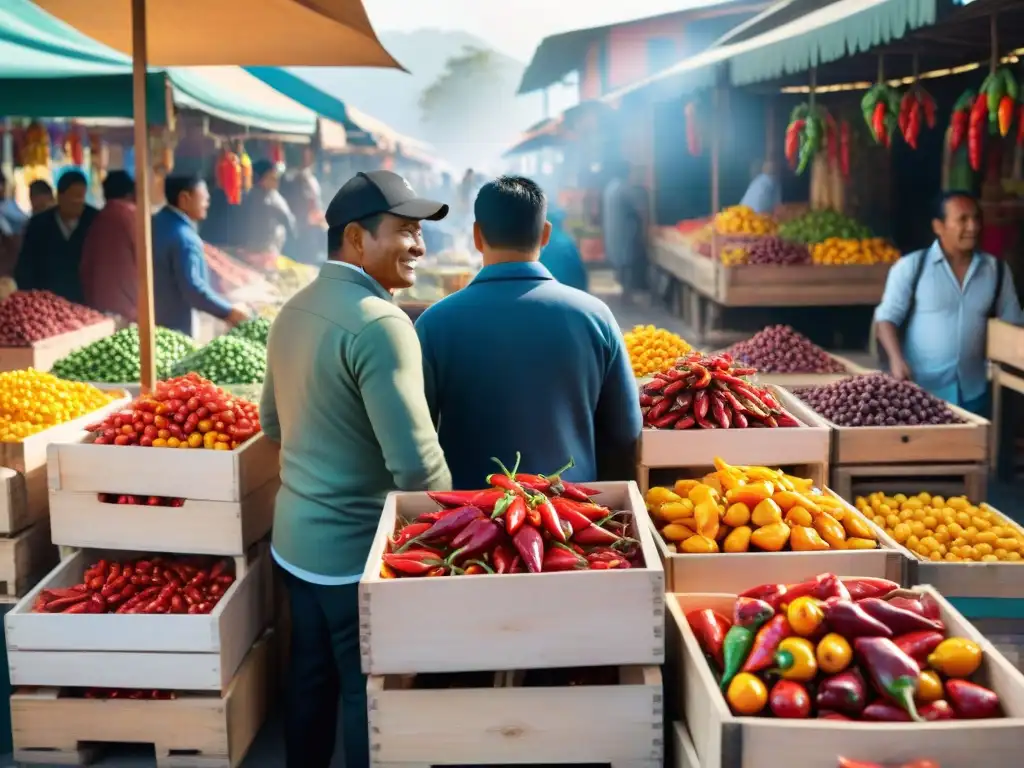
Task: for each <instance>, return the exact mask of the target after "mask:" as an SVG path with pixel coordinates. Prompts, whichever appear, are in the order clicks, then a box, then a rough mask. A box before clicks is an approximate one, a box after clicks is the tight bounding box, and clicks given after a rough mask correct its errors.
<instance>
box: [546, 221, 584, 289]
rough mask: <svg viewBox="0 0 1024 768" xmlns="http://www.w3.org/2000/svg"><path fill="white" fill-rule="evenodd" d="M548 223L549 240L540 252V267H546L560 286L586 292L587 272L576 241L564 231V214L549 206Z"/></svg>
mask: <svg viewBox="0 0 1024 768" xmlns="http://www.w3.org/2000/svg"><path fill="white" fill-rule="evenodd" d="M548 221H550V222H551V238H550V239H549V240H548V244H547V245H545V246H544V249H543V250H542V251H541V252H540V263H541V265H543V266H545V267H547V269H548V271H549V272H550V273H551V276H552V277H554V278H555V280H557V281H558V282H560V283H561V284H562V285H568V286H569V287H570V288H576V289H578V290H580V291H585V290H587V282H588V280H587V270H586V267H584V266H583V258H582V257H581V256H580V249H579V248H577V247H576V241H575V240H573V238H572V235H570V234H569V233H568V232H566V231H565V226H564V225H565V212H564V211H562V210H561V209H560V208H556V207H555V206H551V208H549V209H548Z"/></svg>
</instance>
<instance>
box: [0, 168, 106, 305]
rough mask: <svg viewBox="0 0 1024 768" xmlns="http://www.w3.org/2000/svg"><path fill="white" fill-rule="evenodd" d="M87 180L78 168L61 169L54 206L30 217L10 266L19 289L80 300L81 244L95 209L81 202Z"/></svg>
mask: <svg viewBox="0 0 1024 768" xmlns="http://www.w3.org/2000/svg"><path fill="white" fill-rule="evenodd" d="M87 186H88V184H87V182H86V180H85V175H84V174H83V173H82V172H81V171H76V170H70V171H65V173H64V175H63V176H61V177H60V180H59V181H58V182H57V206H56V207H55V208H50V209H49V210H47V211H43V212H42V213H38V214H36V215H35V216H33V217H32V219H31V220H30V221H29V223H28V227H26V229H25V239H24V241H23V242H22V244H21V253H20V254H19V255H18V266H17V267H15V269H14V281H15V282H16V283H17V284H18V288H19V289H20V290H23V291H27V290H32V289H38V290H47V291H53V292H54V293H56V294H57V295H58V296H63V297H64V298H65V299H68V300H69V301H74V302H77V303H79V304H81V303H83V301H84V298H83V295H82V280H81V278H80V277H79V267H80V265H81V263H82V245H83V243H84V242H85V235H86V233H87V232H88V231H89V227H90V226H91V225H92V222H93V220H94V219H95V218H96V214H97V213H98V211H97V210H96V209H95V208H93V207H92V206H91V205H86V204H85V193H86V188H87Z"/></svg>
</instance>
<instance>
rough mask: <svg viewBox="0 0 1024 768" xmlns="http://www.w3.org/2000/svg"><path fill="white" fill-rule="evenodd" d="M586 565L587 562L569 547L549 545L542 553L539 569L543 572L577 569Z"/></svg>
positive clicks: (581, 568) (584, 567) (582, 568)
mask: <svg viewBox="0 0 1024 768" xmlns="http://www.w3.org/2000/svg"><path fill="white" fill-rule="evenodd" d="M587 567H588V563H587V561H586V560H584V559H583V558H582V557H580V556H579V555H577V554H576V553H575V552H573V551H572V550H571V549H567V548H565V547H551V548H550V549H549V550H548V551H547V552H545V553H544V560H543V561H542V563H541V570H542V571H544V572H545V573H547V572H553V571H578V570H584V569H586V568H587Z"/></svg>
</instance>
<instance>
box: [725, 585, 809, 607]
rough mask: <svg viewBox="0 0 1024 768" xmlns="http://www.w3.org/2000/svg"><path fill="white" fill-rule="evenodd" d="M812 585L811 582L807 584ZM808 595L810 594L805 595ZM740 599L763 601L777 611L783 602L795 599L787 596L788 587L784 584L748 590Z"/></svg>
mask: <svg viewBox="0 0 1024 768" xmlns="http://www.w3.org/2000/svg"><path fill="white" fill-rule="evenodd" d="M808 583H812V582H808ZM805 594H807V595H810V592H807V593H805ZM739 596H740V597H749V598H752V599H754V600H763V601H764V602H766V603H768V605H770V606H771V607H772V609H773V610H776V611H778V610H779V609H780V608H782V604H783V602H786V603H791V602H793V600H795V599H796V597H800V596H801V595H797V596H796V597H791V596H790V595H789V594H788V587H787V586H786V585H785V584H762V585H761V586H759V587H754V588H753V589H748V590H747V591H746V592H742V593H741V594H740V595H739Z"/></svg>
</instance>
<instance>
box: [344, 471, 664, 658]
mask: <svg viewBox="0 0 1024 768" xmlns="http://www.w3.org/2000/svg"><path fill="white" fill-rule="evenodd" d="M591 485H592V486H593V487H594V488H595V489H598V490H600V491H601V493H600V495H599V496H598V497H597V498H596V500H597V501H598V502H600V503H601V504H605V505H607V506H609V507H610V508H612V509H628V510H630V511H631V512H632V513H633V530H632V533H631V535H632V536H633V537H634V538H636V539H638V540H639V541H640V543H641V546H642V548H643V556H644V560H645V567H643V568H630V569H627V570H621V571H619V570H611V571H578V572H573V573H524V574H505V575H487V576H480V577H457V578H436V579H425V578H424V579H415V578H406V579H381V578H380V565H381V556H382V555H383V554H384V548H385V545H386V543H387V538H388V536H389V535H391V534H392V533H393V532H394V530H395V521H396V519H397V518H398V517H402V518H413V517H415V516H417V515H419V514H421V513H423V512H426V511H430V510H434V509H437V505H436V504H435V503H434V502H433V501H431V500H430V499H429V498H428V497H427V495H426V494H424V493H392V494H390V495H389V496H388V500H387V503H386V504H385V506H384V510H383V512H382V514H381V521H380V525H379V527H378V529H377V536H376V538H375V539H374V542H373V545H372V546H371V548H370V557H369V560H368V561H367V565H366V570H365V571H364V572H363V577H362V580H361V581H360V585H359V624H360V645H361V650H362V657H363V671H364V672H365V673H366V674H371V675H390V674H413V673H421V672H476V671H486V670H493V669H501V668H504V669H545V668H555V667H578V666H602V665H612V664H614V665H620V664H661V663H662V661H663V660H664V655H665V644H664V601H663V600H662V599H661V596H662V595H663V594H664V592H665V575H664V573H663V571H662V568H661V562H660V560H659V559H658V553H657V550H656V549H655V546H654V542H653V540H652V537H651V531H650V524H649V521H648V516H647V509H646V507H645V505H644V502H643V499H642V498H641V496H640V493H639V491H638V490H637V487H636V483H632V482H630V483H592V484H591ZM410 606H415V610H414V611H410ZM610 606H614V608H610ZM609 610H612V611H613V612H614V616H615V618H614V620H611V619H610V618H609ZM424 616H433V617H438V619H437V620H436V621H435V620H430V621H425V620H424V619H423V617H424ZM567 616H571V620H567V618H566V617H567ZM440 617H443V619H441V618H440ZM587 637H591V638H592V637H600V638H601V642H600V643H592V642H585V641H584V640H583V639H582V638H587Z"/></svg>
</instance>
